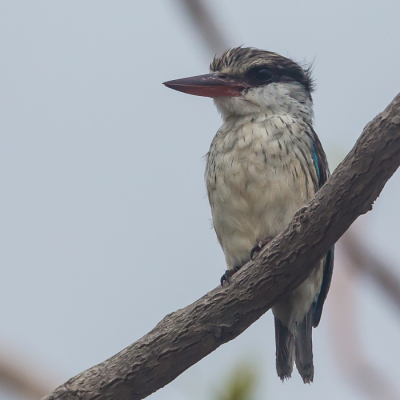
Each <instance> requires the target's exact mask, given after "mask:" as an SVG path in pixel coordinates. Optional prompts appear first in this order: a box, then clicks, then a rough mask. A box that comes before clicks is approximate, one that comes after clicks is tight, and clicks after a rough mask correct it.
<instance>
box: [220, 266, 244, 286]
mask: <svg viewBox="0 0 400 400" xmlns="http://www.w3.org/2000/svg"><path fill="white" fill-rule="evenodd" d="M239 269H240V267H235V268H233V269H227V270H226V271H225V273H224V274H223V275H222V276H221V286H222V287H224V282H226V283H227V284H228V285H229V284H230V283H231V277H232V275H233V274H236V272H238V271H239Z"/></svg>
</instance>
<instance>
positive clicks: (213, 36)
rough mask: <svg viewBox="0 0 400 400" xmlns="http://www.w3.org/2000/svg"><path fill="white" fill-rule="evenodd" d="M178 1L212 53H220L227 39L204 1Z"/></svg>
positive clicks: (225, 46)
mask: <svg viewBox="0 0 400 400" xmlns="http://www.w3.org/2000/svg"><path fill="white" fill-rule="evenodd" d="M180 2H181V4H182V6H183V8H184V9H185V11H186V13H187V15H188V17H189V18H190V20H191V21H192V22H193V25H194V26H195V27H196V28H197V30H198V32H199V34H200V35H199V36H200V38H201V39H203V41H204V44H205V45H206V47H207V48H208V49H209V50H210V52H211V53H212V54H220V53H222V52H223V51H224V50H226V49H227V48H228V47H229V45H228V40H227V39H226V37H225V35H224V34H223V33H222V31H221V29H220V28H219V25H218V23H217V21H216V20H215V18H214V16H213V14H212V13H211V12H210V10H209V9H208V7H207V6H206V4H205V3H204V1H202V0H180Z"/></svg>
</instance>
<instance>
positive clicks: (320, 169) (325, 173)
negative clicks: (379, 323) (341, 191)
mask: <svg viewBox="0 0 400 400" xmlns="http://www.w3.org/2000/svg"><path fill="white" fill-rule="evenodd" d="M310 128H311V133H312V134H311V138H312V143H313V148H312V149H311V150H312V155H313V160H314V166H315V169H316V172H317V177H318V189H320V188H321V187H322V186H323V185H324V184H325V182H326V181H327V180H328V178H329V175H330V174H329V168H328V162H327V160H326V155H325V152H324V150H323V148H322V145H321V142H320V141H319V139H318V136H317V134H316V133H315V132H314V130H313V129H312V127H310ZM334 248H335V246H332V247H331V248H330V249H329V251H328V253H327V255H326V256H325V258H324V259H323V263H324V266H323V268H324V274H323V278H322V285H321V290H320V292H319V295H318V298H317V300H316V302H315V304H314V310H313V316H312V324H313V327H314V328H315V327H317V326H318V324H319V321H320V319H321V314H322V308H323V306H324V302H325V299H326V296H327V295H328V292H329V287H330V285H331V280H332V272H333V259H334Z"/></svg>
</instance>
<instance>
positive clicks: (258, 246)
mask: <svg viewBox="0 0 400 400" xmlns="http://www.w3.org/2000/svg"><path fill="white" fill-rule="evenodd" d="M270 241H271V239H267V240H264V241H263V242H261V241H260V242H258V243H257V244H256V245H255V246H254V247H253V248H252V249H251V251H250V259H251V260H252V261H253V260H254V258H255V257H256V256H258V253H260V251H261V250H262V248H263V247H264V246H266V245H267V244H268V243H269V242H270Z"/></svg>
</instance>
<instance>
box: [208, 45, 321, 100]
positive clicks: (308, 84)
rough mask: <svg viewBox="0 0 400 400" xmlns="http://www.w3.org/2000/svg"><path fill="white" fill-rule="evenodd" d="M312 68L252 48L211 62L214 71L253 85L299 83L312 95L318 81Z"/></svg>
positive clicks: (229, 51)
mask: <svg viewBox="0 0 400 400" xmlns="http://www.w3.org/2000/svg"><path fill="white" fill-rule="evenodd" d="M311 69H312V68H311V66H301V65H300V64H298V63H296V62H295V61H293V60H291V59H290V58H286V57H283V56H281V55H279V54H277V53H273V52H271V51H266V50H259V49H255V48H252V47H241V46H240V47H235V48H232V49H228V50H226V51H225V52H224V53H223V54H222V55H221V56H219V57H217V56H215V57H214V59H213V60H212V61H211V64H210V70H211V72H220V73H222V74H226V75H228V76H232V77H235V78H236V79H241V80H244V81H246V82H248V83H249V84H250V85H251V86H258V85H260V86H261V85H265V84H266V83H270V82H272V81H274V82H299V83H301V84H302V85H303V86H304V88H305V89H306V90H307V91H308V92H309V93H311V92H312V91H313V90H314V81H313V79H312V76H311Z"/></svg>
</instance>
